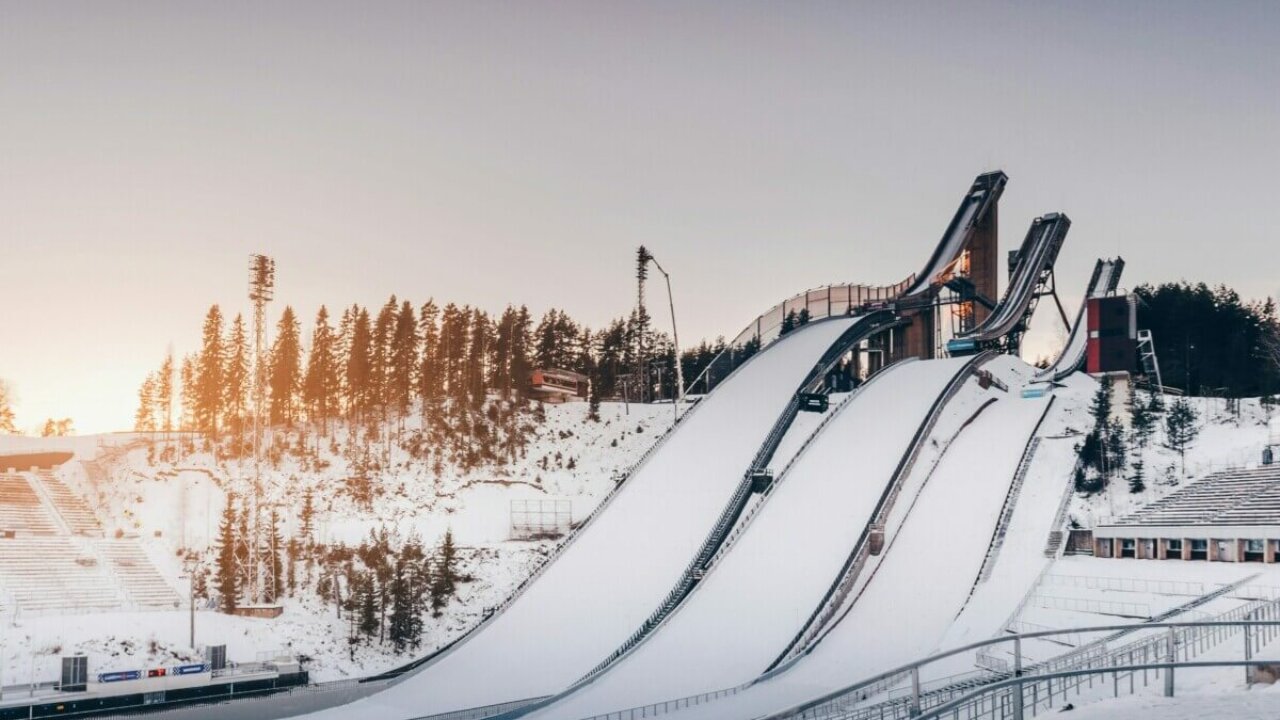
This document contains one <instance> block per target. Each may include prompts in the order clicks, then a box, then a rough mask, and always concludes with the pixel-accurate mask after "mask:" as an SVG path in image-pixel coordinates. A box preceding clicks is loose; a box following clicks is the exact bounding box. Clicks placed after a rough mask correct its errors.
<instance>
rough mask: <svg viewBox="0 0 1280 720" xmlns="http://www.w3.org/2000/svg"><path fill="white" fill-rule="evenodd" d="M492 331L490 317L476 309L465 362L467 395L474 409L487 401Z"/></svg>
mask: <svg viewBox="0 0 1280 720" xmlns="http://www.w3.org/2000/svg"><path fill="white" fill-rule="evenodd" d="M491 333H492V330H491V329H490V327H489V316H488V315H486V314H485V313H484V312H483V311H481V310H479V309H476V310H473V311H472V313H471V338H470V342H469V343H468V345H467V358H466V360H465V368H466V383H467V395H468V397H469V398H470V400H471V405H472V406H473V407H476V408H479V407H481V406H482V405H484V400H485V369H486V366H487V365H488V353H489V344H490V336H491Z"/></svg>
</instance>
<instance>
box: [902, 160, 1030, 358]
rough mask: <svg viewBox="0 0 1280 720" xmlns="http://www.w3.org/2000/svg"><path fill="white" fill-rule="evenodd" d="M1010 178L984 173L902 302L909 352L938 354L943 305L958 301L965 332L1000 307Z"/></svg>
mask: <svg viewBox="0 0 1280 720" xmlns="http://www.w3.org/2000/svg"><path fill="white" fill-rule="evenodd" d="M1008 181H1009V176H1007V175H1005V174H1004V173H1003V172H1002V171H999V170H997V171H995V172H989V173H984V174H982V175H979V176H978V177H977V179H975V180H974V181H973V185H972V186H970V188H969V192H968V193H967V194H966V195H965V197H964V200H962V201H961V202H960V208H959V209H958V210H956V214H955V216H954V217H953V218H952V219H951V224H949V225H948V226H947V231H946V233H945V234H944V235H943V236H942V240H941V241H940V242H939V243H938V247H937V248H936V249H935V250H934V252H933V256H932V257H930V258H929V262H928V264H927V265H926V266H925V268H924V270H922V271H921V272H920V274H918V275H916V278H915V282H914V283H912V285H911V287H909V288H908V289H907V291H906V292H904V293H903V294H902V297H901V298H900V300H899V302H898V306H899V310H900V312H901V314H902V315H903V317H906V318H908V319H909V320H910V323H911V324H910V325H909V326H908V327H907V329H906V333H905V340H904V348H903V349H904V351H905V354H906V355H907V356H909V357H918V358H923V359H928V358H932V357H934V356H935V355H936V354H937V350H938V347H939V345H940V343H941V337H940V333H939V330H940V328H939V326H938V323H939V315H940V306H941V304H943V297H942V295H943V291H944V290H950V293H949V296H948V298H946V300H945V302H946V303H947V304H951V305H953V312H954V313H955V314H956V317H957V318H958V319H959V320H960V329H961V330H962V331H964V330H968V329H970V328H973V327H977V326H978V325H980V324H982V323H983V322H984V321H985V320H986V319H987V317H988V316H989V315H990V314H991V310H992V309H993V308H994V307H995V302H994V301H993V300H992V298H996V297H999V275H1000V272H999V261H1000V255H999V240H1000V220H999V205H1000V195H1001V194H1002V193H1003V192H1004V186H1005V184H1006V183H1008Z"/></svg>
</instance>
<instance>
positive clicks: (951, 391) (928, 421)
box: [762, 352, 995, 678]
mask: <svg viewBox="0 0 1280 720" xmlns="http://www.w3.org/2000/svg"><path fill="white" fill-rule="evenodd" d="M994 357H995V353H990V352H986V353H982V354H980V355H976V356H974V357H973V358H972V359H970V360H969V361H968V362H967V363H965V365H964V367H962V368H961V369H960V370H959V371H957V372H956V374H955V376H954V377H952V379H951V382H950V383H948V384H947V388H946V389H945V390H943V392H942V394H941V395H939V396H938V398H937V399H936V400H934V402H933V405H932V406H930V408H929V413H928V414H927V415H926V416H925V419H924V420H923V421H922V422H921V423H920V426H919V427H918V428H916V433H915V435H914V436H913V437H912V439H911V444H910V446H908V449H907V451H906V452H905V453H904V454H903V456H902V459H901V460H900V461H899V462H898V467H897V468H896V469H895V470H894V473H893V476H892V477H891V478H890V480H889V482H888V483H887V484H886V485H885V489H884V492H882V493H881V495H880V500H879V502H877V503H876V508H875V512H874V513H872V516H871V520H870V522H868V523H867V525H866V527H864V528H863V530H862V535H861V536H859V538H858V542H857V543H856V544H855V545H854V548H853V551H852V552H850V553H849V557H848V558H847V559H846V560H845V563H844V566H843V567H842V568H841V571H840V574H839V575H837V576H836V579H835V581H834V582H832V584H831V587H830V588H828V589H827V592H826V594H824V595H823V598H822V600H821V601H820V602H819V603H818V605H817V607H815V608H814V610H813V613H812V614H810V616H809V619H808V620H806V621H805V624H804V625H803V626H802V627H801V629H800V631H799V632H798V633H796V635H795V637H794V638H792V640H791V642H790V643H788V644H787V646H786V647H785V648H784V649H783V651H782V653H780V654H779V655H778V657H777V658H775V659H774V661H773V662H772V663H770V664H769V666H768V667H766V668H765V673H764V675H762V678H763V677H765V676H769V675H771V674H773V673H774V672H775V671H780V670H782V669H783V668H784V667H786V666H787V665H788V664H789V663H790V662H791V661H793V660H795V659H796V658H798V657H800V656H802V655H804V654H805V653H807V652H808V650H809V648H811V647H812V646H813V645H814V644H815V642H816V641H817V640H818V638H819V636H820V635H821V634H822V632H823V631H824V630H825V629H826V628H828V627H829V626H830V624H831V621H832V619H833V618H834V617H835V616H836V614H837V613H838V612H839V609H840V607H841V606H842V605H843V604H844V601H845V599H846V598H847V597H848V595H849V593H850V592H851V591H852V589H853V586H854V584H855V583H856V582H857V579H858V576H859V575H860V574H861V572H862V568H863V566H864V565H865V564H866V562H867V558H868V557H869V556H870V549H871V548H870V542H871V534H872V532H873V530H874V529H875V528H876V527H883V526H884V522H885V519H886V518H887V517H888V514H889V511H890V510H892V509H893V505H894V503H895V501H896V500H897V498H898V494H899V493H900V492H901V491H902V486H903V484H904V483H905V482H906V479H907V477H909V476H910V475H911V471H912V469H913V468H914V467H915V463H916V461H917V460H918V459H919V457H920V452H921V450H923V449H924V445H925V441H926V440H927V439H928V438H929V436H930V434H931V433H932V432H933V428H934V426H936V425H937V424H938V420H939V418H941V417H942V413H943V411H944V410H945V408H946V406H947V404H948V403H949V402H950V401H951V399H952V398H954V397H955V396H956V394H957V393H958V392H959V391H960V388H961V387H962V386H963V385H964V383H965V381H967V380H968V379H969V378H970V377H973V375H974V373H975V372H976V370H977V369H978V368H979V367H980V366H981V365H983V364H984V363H986V362H988V361H990V360H991V359H992V358H994Z"/></svg>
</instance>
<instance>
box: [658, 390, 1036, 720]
mask: <svg viewBox="0 0 1280 720" xmlns="http://www.w3.org/2000/svg"><path fill="white" fill-rule="evenodd" d="M1017 392H1018V388H1017V387H1013V386H1012V385H1011V387H1010V392H1009V394H1008V396H1005V397H1004V399H1002V400H1000V401H998V402H997V403H995V404H994V405H992V406H991V407H990V408H988V409H987V410H986V411H985V412H983V413H982V414H981V415H979V416H978V419H977V420H976V421H975V422H974V423H973V424H972V425H970V426H969V428H967V429H966V430H965V431H964V432H962V433H961V434H960V435H959V436H958V437H957V439H956V440H955V442H954V443H953V444H952V445H951V447H950V448H949V449H948V451H947V452H946V454H945V455H944V456H943V458H942V461H941V462H940V463H939V464H938V466H937V468H936V469H935V471H934V473H933V476H932V477H931V479H930V480H929V482H928V484H927V485H926V486H925V488H924V489H923V491H921V493H920V495H919V496H918V498H917V499H916V500H915V505H914V507H913V508H912V510H911V512H910V514H909V515H908V516H907V519H906V522H905V523H904V524H903V527H902V530H901V531H900V532H899V533H898V534H897V535H896V536H895V537H894V538H893V539H892V540H891V541H890V543H891V544H889V545H888V546H887V547H886V550H885V554H884V558H883V560H882V561H881V564H880V566H879V567H878V569H877V571H876V574H875V576H874V577H873V578H872V579H871V580H870V582H869V583H868V584H867V586H866V590H865V591H864V593H863V594H862V596H861V597H860V598H859V599H858V600H857V602H856V603H855V604H854V605H853V608H852V610H851V611H850V612H849V614H848V615H847V616H846V617H845V618H844V619H843V621H841V622H840V624H839V625H837V626H836V627H835V628H834V629H833V630H832V631H831V632H830V633H829V634H828V635H827V637H826V638H825V639H824V640H823V641H822V642H821V643H820V644H819V645H818V646H817V647H816V648H814V650H813V651H812V652H811V653H810V654H809V655H808V656H807V657H805V658H803V659H802V660H801V661H800V662H798V663H796V664H795V665H794V666H793V667H792V668H791V669H790V670H788V671H786V672H783V673H781V674H780V675H778V676H776V677H774V678H773V679H771V680H769V681H766V682H763V683H761V684H759V685H756V686H755V687H752V688H750V689H748V690H746V691H745V692H742V693H740V694H738V695H736V696H733V697H729V698H727V699H725V700H724V701H722V702H716V703H712V704H711V705H708V706H704V707H702V708H697V709H694V710H693V711H691V712H688V713H680V714H679V715H678V717H681V718H684V717H699V718H703V717H705V718H726V717H756V716H760V715H762V714H765V713H766V712H768V711H773V710H781V709H784V708H787V707H790V706H792V705H795V704H797V703H799V702H803V701H805V700H807V699H810V698H812V697H815V696H817V695H820V694H822V693H824V692H827V691H830V690H833V689H837V688H839V687H843V686H845V685H849V684H851V683H853V682H856V681H857V680H858V679H859V678H862V677H867V676H870V675H873V674H875V673H876V672H879V671H883V670H886V669H888V668H891V667H893V666H895V665H900V664H902V663H904V662H908V661H910V660H911V659H913V658H917V657H921V656H923V655H927V654H928V653H930V652H931V651H933V650H934V649H935V648H936V647H937V646H938V643H939V641H940V640H941V639H942V637H943V636H944V635H945V634H946V631H947V629H948V627H949V626H950V625H951V623H952V622H953V621H954V620H955V617H956V615H957V613H959V612H960V610H961V609H962V608H963V607H964V604H965V601H966V600H967V598H968V595H969V590H970V588H971V587H972V584H973V581H974V578H975V577H976V576H977V573H978V570H979V569H980V567H981V565H982V561H983V558H984V556H985V554H986V549H987V544H988V542H989V541H990V539H991V533H992V531H993V530H994V527H995V523H996V521H997V519H998V516H999V513H1000V508H1001V505H1002V503H1003V501H1004V496H1005V493H1006V492H1007V490H1008V488H1009V482H1010V480H1012V478H1013V474H1014V471H1015V470H1016V467H1017V463H1018V460H1019V459H1020V457H1021V454H1022V449H1023V447H1024V446H1025V443H1026V442H1027V441H1028V440H1029V439H1030V435H1031V432H1032V430H1033V429H1034V427H1035V425H1036V422H1037V421H1038V420H1039V418H1040V415H1041V413H1042V412H1043V411H1044V403H1045V402H1047V401H1046V400H1044V399H1036V400H1023V399H1020V398H1018V396H1017ZM904 500H905V499H904ZM900 502H902V501H900Z"/></svg>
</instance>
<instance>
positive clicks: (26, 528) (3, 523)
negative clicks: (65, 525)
mask: <svg viewBox="0 0 1280 720" xmlns="http://www.w3.org/2000/svg"><path fill="white" fill-rule="evenodd" d="M0 530H7V531H14V532H17V533H21V534H24V535H53V534H55V533H57V531H58V527H57V525H56V524H55V522H54V520H53V518H51V517H49V513H48V511H47V509H46V508H45V505H44V503H43V502H41V501H40V496H39V495H37V494H36V491H35V490H34V489H33V488H32V487H31V484H30V483H29V482H27V479H26V478H25V477H23V476H22V475H15V474H9V473H4V474H0Z"/></svg>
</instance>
